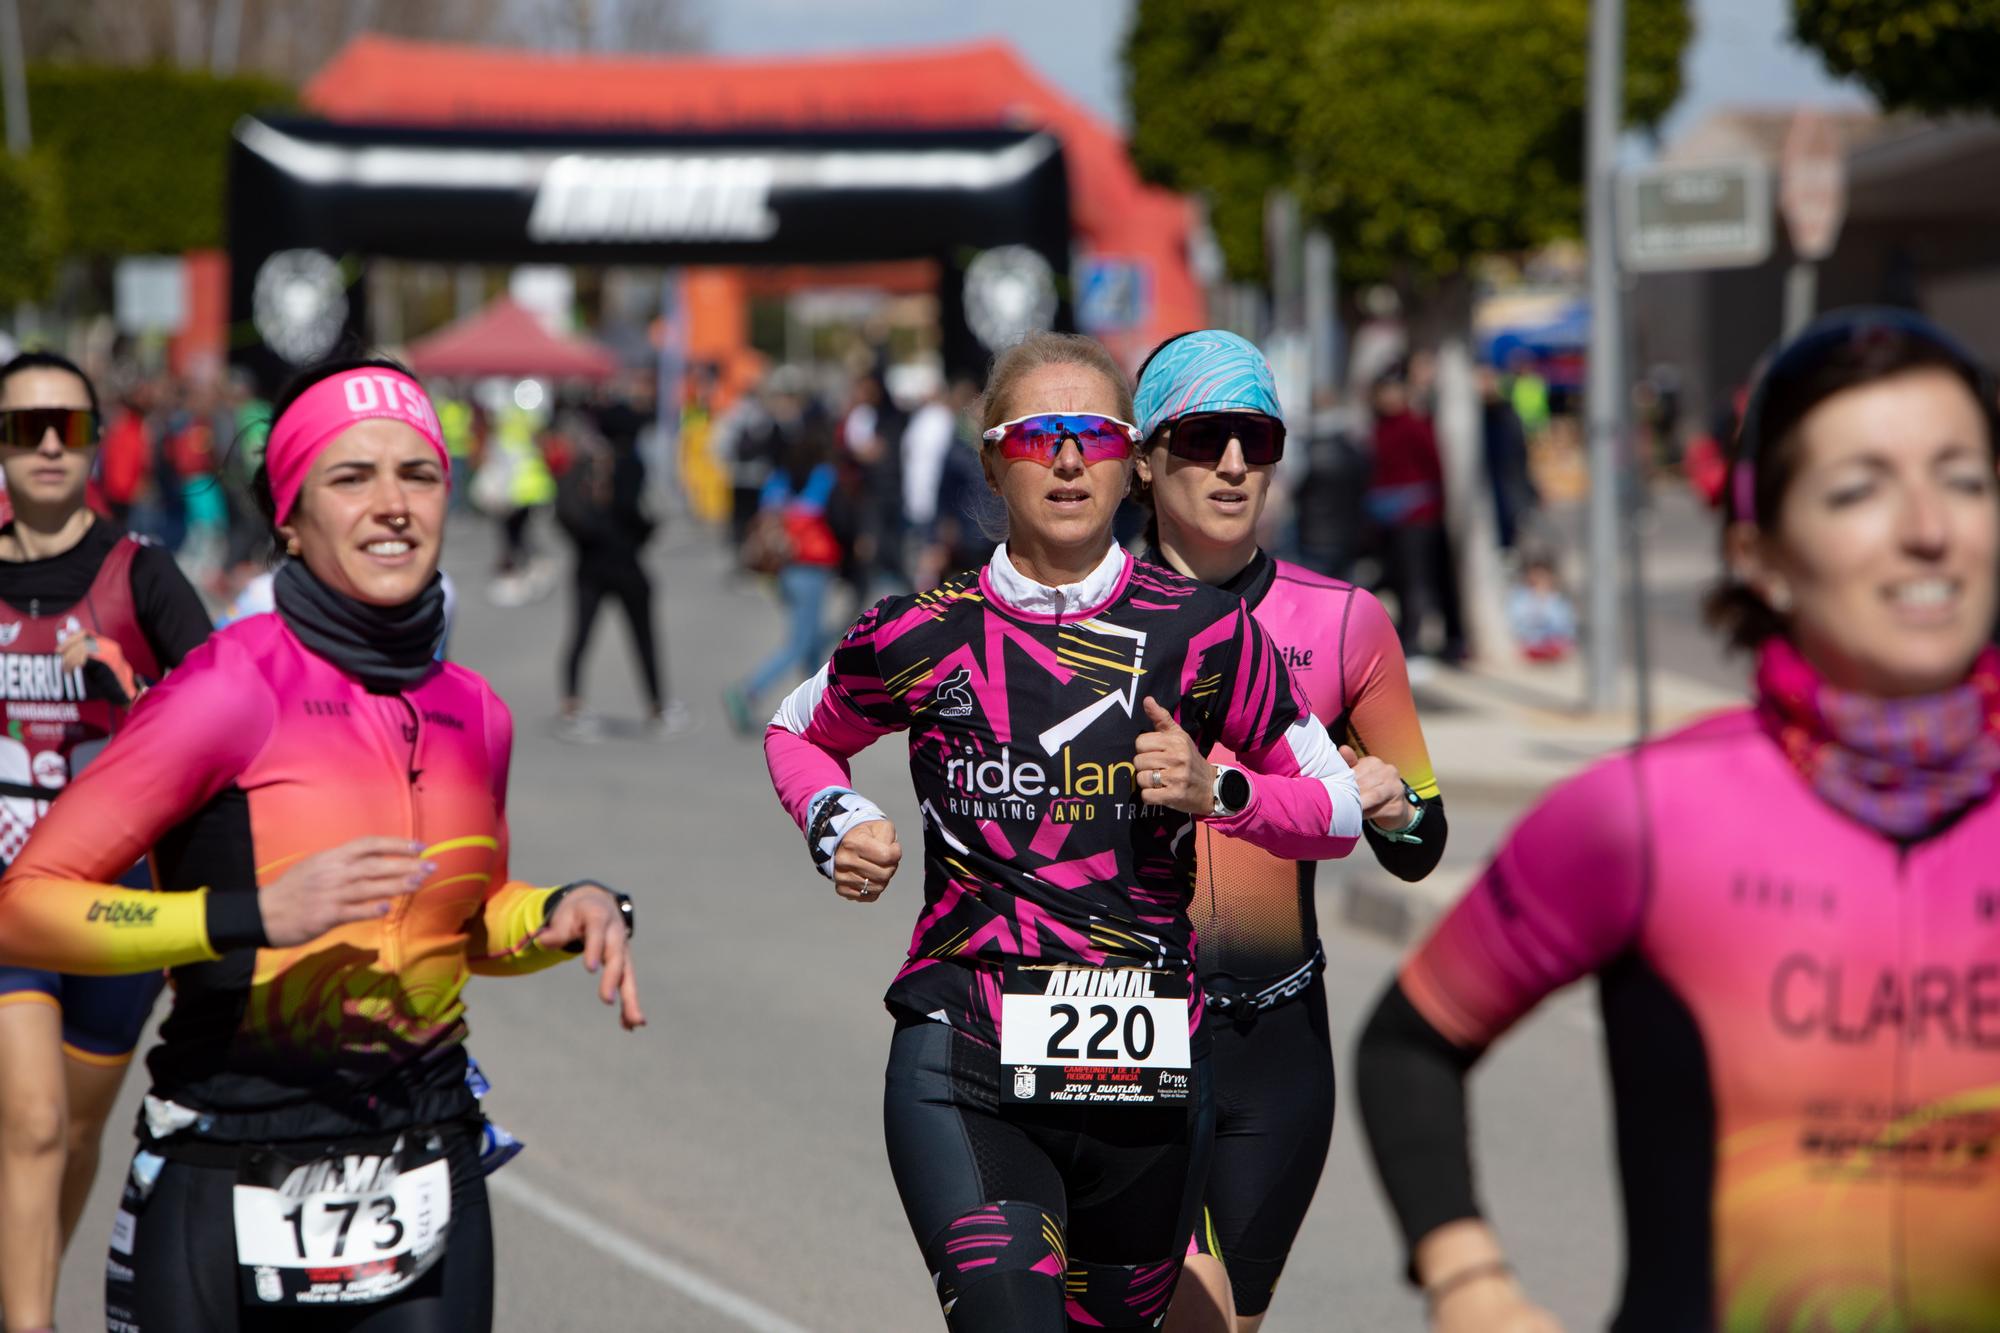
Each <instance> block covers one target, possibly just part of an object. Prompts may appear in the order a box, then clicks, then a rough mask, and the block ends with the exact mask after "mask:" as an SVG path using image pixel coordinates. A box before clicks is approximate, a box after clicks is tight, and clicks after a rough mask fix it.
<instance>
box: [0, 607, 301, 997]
mask: <svg viewBox="0 0 2000 1333" xmlns="http://www.w3.org/2000/svg"><path fill="white" fill-rule="evenodd" d="M234 651H238V650H236V649H234V648H231V647H227V646H224V645H219V644H218V643H217V642H216V641H215V640H210V641H209V642H208V643H207V644H204V645H203V646H202V647H200V648H198V649H196V650H195V651H194V652H193V653H192V654H190V655H189V657H188V659H187V661H186V662H185V663H184V664H183V665H182V666H181V667H180V668H179V669H178V670H176V671H175V672H174V673H173V674H172V675H170V676H169V677H168V678H167V680H166V681H165V682H164V683H162V684H161V685H159V686H157V687H155V688H154V689H152V690H149V691H148V692H147V693H146V696H145V697H144V698H143V699H141V700H140V702H139V704H138V706H137V707H136V708H134V709H133V711H132V717H131V720H130V721H129V722H128V723H127V724H126V726H125V728H124V729H123V730H122V731H121V732H119V734H118V736H117V738H116V739H115V740H113V741H112V743H111V744H110V745H109V746H107V747H106V748H105V751H104V753H103V754H101V755H99V756H98V758H97V760H96V761H95V762H94V763H92V764H91V765H90V767H88V768H86V769H85V770H84V771H83V774H82V776H80V777H79V778H77V780H76V781H75V782H73V783H71V784H70V786H69V789H68V790H66V791H65V792H64V793H63V796H62V799H61V800H59V801H56V802H55V803H54V804H52V805H51V806H50V807H49V811H48V813H47V814H45V815H43V816H42V818H41V820H40V821H39V822H38V823H37V824H36V825H35V831H34V834H33V835H32V836H31V837H30V838H29V839H28V844H27V846H26V847H24V848H22V850H21V854H20V855H19V856H17V857H15V858H14V862H13V864H12V865H11V866H9V867H8V869H7V873H6V875H5V877H4V878H0V965H4V966H13V967H39V968H47V969H49V970H52V971H56V972H69V973H75V974H78V975H83V976H115V975H118V974H121V973H130V972H151V971H154V970H156V969H158V968H164V967H178V966H181V965H182V964H186V963H198V962H206V961H208V960H211V959H214V958H216V957H217V956H218V953H219V951H218V950H217V949H216V948H215V947H214V946H213V945H212V943H211V941H210V939H209V931H208V915H209V908H208V894H207V892H206V891H205V889H203V888H197V889H195V890H193V891H192V892H186V893H153V892H148V891H146V890H143V889H126V888H120V887H119V886H118V885H117V884H116V883H115V882H114V881H115V880H116V879H117V878H118V877H119V876H120V875H122V874H123V873H124V872H125V871H126V870H127V869H129V868H130V867H131V866H132V865H133V864H135V863H136V862H137V861H138V860H139V859H140V858H141V857H143V856H145V855H146V853H147V852H149V851H151V850H152V848H153V846H154V844H155V843H157V842H158V841H159V840H160V837H161V835H163V834H164V833H166V832H167V830H169V829H171V828H172V827H173V826H174V825H176V824H178V823H180V822H181V821H182V820H184V819H186V818H187V817H188V816H189V815H191V814H193V813H194V812H195V811H196V810H199V809H200V808H201V807H202V806H203V805H205V804H206V803H207V802H208V801H209V800H210V799H212V798H213V797H214V796H215V795H216V794H217V793H218V792H220V791H222V790H223V789H224V788H226V787H228V786H229V785H230V784H231V783H232V782H234V781H235V780H236V778H237V777H238V775H240V774H241V773H242V772H243V770H244V769H245V768H247V767H248V766H249V764H250V761H251V760H252V759H254V758H255V757H256V755H257V752H258V751H259V750H260V749H261V748H262V747H263V745H264V741H265V738H266V737H267V736H268V735H269V734H270V729H271V725H272V722H273V720H274V707H273V705H272V701H271V698H270V694H269V692H268V691H267V690H266V689H265V688H264V687H263V686H262V684H261V682H258V683H257V684H256V685H255V686H254V687H251V688H246V682H252V681H257V677H256V674H255V673H254V672H251V671H240V672H239V671H232V670H229V669H228V668H227V665H226V662H227V659H226V657H224V656H223V654H224V653H227V652H234ZM233 887H239V888H240V887H243V886H233Z"/></svg>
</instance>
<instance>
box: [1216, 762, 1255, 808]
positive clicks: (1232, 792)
mask: <svg viewBox="0 0 2000 1333" xmlns="http://www.w3.org/2000/svg"><path fill="white" fill-rule="evenodd" d="M1212 795H1213V796H1214V798H1215V808H1214V809H1212V810H1210V811H1209V815H1210V817H1211V818H1214V819H1227V818H1228V817H1229V816H1231V815H1233V814H1236V813H1238V812H1239V811H1241V810H1242V809H1243V807H1244V806H1246V805H1248V804H1250V779H1249V778H1248V777H1246V776H1244V774H1243V771H1242V770H1241V769H1236V768H1230V767H1227V766H1226V765H1223V764H1217V765H1216V766H1215V785H1214V787H1213V789H1212Z"/></svg>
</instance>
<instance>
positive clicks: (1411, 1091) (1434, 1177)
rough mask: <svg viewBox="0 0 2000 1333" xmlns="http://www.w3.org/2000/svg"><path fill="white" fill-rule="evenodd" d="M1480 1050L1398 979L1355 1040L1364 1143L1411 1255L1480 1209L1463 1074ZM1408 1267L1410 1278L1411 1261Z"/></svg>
mask: <svg viewBox="0 0 2000 1333" xmlns="http://www.w3.org/2000/svg"><path fill="white" fill-rule="evenodd" d="M1480 1055H1481V1052H1479V1051H1468V1050H1465V1049H1464V1048H1462V1047H1459V1046H1454V1045H1453V1044H1452V1043H1451V1041H1450V1040H1449V1039H1448V1038H1446V1037H1445V1035H1444V1034H1443V1033H1441V1032H1439V1031H1438V1030H1437V1029H1436V1028H1434V1027H1432V1026H1431V1025H1430V1023H1429V1022H1428V1021H1426V1020H1425V1018H1424V1016H1423V1015H1422V1014H1420V1013H1418V1012H1417V1007H1416V1006H1415V1005H1413V1004H1411V1003H1410V999H1409V997H1408V996H1407V995H1405V994H1403V988H1402V986H1401V984H1400V983H1396V984H1391V985H1390V987H1389V989H1388V990H1387V991H1385V992H1384V993H1383V995H1382V1000H1381V1002H1380V1003H1379V1004H1377V1005H1376V1006H1375V1012H1374V1013H1373V1014H1372V1015H1370V1016H1369V1019H1368V1025H1367V1026H1366V1027H1364V1028H1363V1029H1362V1030H1361V1037H1360V1040H1359V1041H1358V1042H1357V1044H1356V1051H1355V1088H1356V1096H1357V1097H1358V1099H1359V1101H1360V1105H1361V1124H1362V1128H1363V1130H1364V1131H1365V1133H1366V1136H1367V1139H1368V1151H1369V1153H1370V1155H1371V1156H1372V1157H1373V1158H1374V1161H1375V1174H1376V1176H1377V1177H1378V1178H1379V1179H1380V1180H1381V1182H1382V1191H1383V1193H1385V1194H1387V1195H1388V1196H1389V1207H1390V1208H1391V1209H1392V1210H1394V1212H1395V1214H1396V1221H1397V1223H1398V1224H1399V1225H1400V1226H1401V1227H1402V1230H1403V1244H1404V1246H1405V1247H1406V1248H1407V1250H1408V1252H1409V1253H1410V1254H1411V1255H1412V1256H1414V1254H1415V1251H1416V1246H1417V1242H1418V1241H1420V1240H1422V1239H1423V1238H1424V1237H1425V1236H1428V1235H1429V1234H1430V1233H1431V1232H1433V1231H1435V1230H1437V1229H1438V1228H1439V1227H1441V1226H1443V1225H1444V1224H1445V1223H1447V1222H1456V1221H1459V1220H1461V1219H1463V1218H1468V1217H1478V1216H1479V1215H1480V1212H1479V1201H1478V1199H1477V1198H1475V1197H1474V1194H1473V1185H1472V1144H1471V1125H1470V1122H1469V1120H1468V1119H1467V1116H1466V1105H1465V1075H1466V1073H1467V1071H1468V1070H1470V1069H1471V1068H1472V1066H1473V1065H1474V1064H1475V1063H1477V1062H1478V1060H1479V1057H1480ZM1409 1271H1410V1274H1411V1277H1412V1279H1413V1280H1414V1276H1415V1268H1414V1261H1412V1264H1411V1267H1410V1269H1409Z"/></svg>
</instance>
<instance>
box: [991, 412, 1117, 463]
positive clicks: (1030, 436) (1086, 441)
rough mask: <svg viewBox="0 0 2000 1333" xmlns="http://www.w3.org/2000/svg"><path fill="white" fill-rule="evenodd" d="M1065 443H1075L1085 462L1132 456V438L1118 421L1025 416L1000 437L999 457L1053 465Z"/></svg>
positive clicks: (1092, 417)
mask: <svg viewBox="0 0 2000 1333" xmlns="http://www.w3.org/2000/svg"><path fill="white" fill-rule="evenodd" d="M1064 440H1075V441H1076V447H1077V450H1078V451H1079V452H1080V453H1082V455H1083V461H1084V462H1085V463H1107V462H1112V461H1115V460H1118V459H1125V458H1130V457H1131V456H1132V437H1131V435H1130V434H1129V433H1127V431H1126V429H1125V427H1124V426H1123V425H1122V424H1120V423H1119V422H1116V421H1113V420H1111V419H1109V418H1107V417H1094V416H1056V415H1051V416H1040V417H1028V418H1026V419H1025V420H1022V421H1016V422H1014V423H1013V424H1011V425H1009V426H1008V427H1007V429H1006V432H1005V433H1004V434H1003V435H1001V437H1000V456H1001V457H1002V458H1007V459H1025V460H1029V461H1033V462H1036V463H1040V464H1041V465H1042V466H1043V467H1053V466H1055V461H1056V455H1057V454H1059V453H1061V452H1062V446H1063V441H1064Z"/></svg>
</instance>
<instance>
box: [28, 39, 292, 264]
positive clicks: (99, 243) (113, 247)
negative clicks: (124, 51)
mask: <svg viewBox="0 0 2000 1333" xmlns="http://www.w3.org/2000/svg"><path fill="white" fill-rule="evenodd" d="M292 102H293V97H292V93H291V91H290V89H288V88H286V87H285V86H284V85H282V84H278V83H274V82H272V81H270V80H268V79H262V78H228V79H218V78H213V77H211V76H209V75H206V74H193V73H185V72H183V71H180V70H171V69H112V68H98V67H92V66H84V65H37V66H34V67H32V68H31V69H30V70H29V72H28V105H29V121H30V124H31V125H32V127H33V129H34V138H35V148H36V152H37V153H38V154H46V155H47V156H48V158H49V159H50V161H51V162H52V164H53V165H54V167H55V169H56V172H57V174H58V175H59V176H60V196H61V204H62V222H61V232H62V236H63V241H64V244H65V246H66V247H67V249H68V251H69V252H70V253H74V254H82V255H90V256H116V255H125V254H172V253H177V252H179V251H182V250H193V249H200V248H204V247H208V246H215V245H220V244H221V243H222V213H223V198H224V192H225V186H226V179H227V171H228V160H229V134H230V129H231V127H232V126H234V125H235V123H236V121H237V119H238V117H240V116H243V115H245V114H247V113H250V112H255V111H263V110H269V109H271V108H272V107H286V106H289V105H291V104H292Z"/></svg>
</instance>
